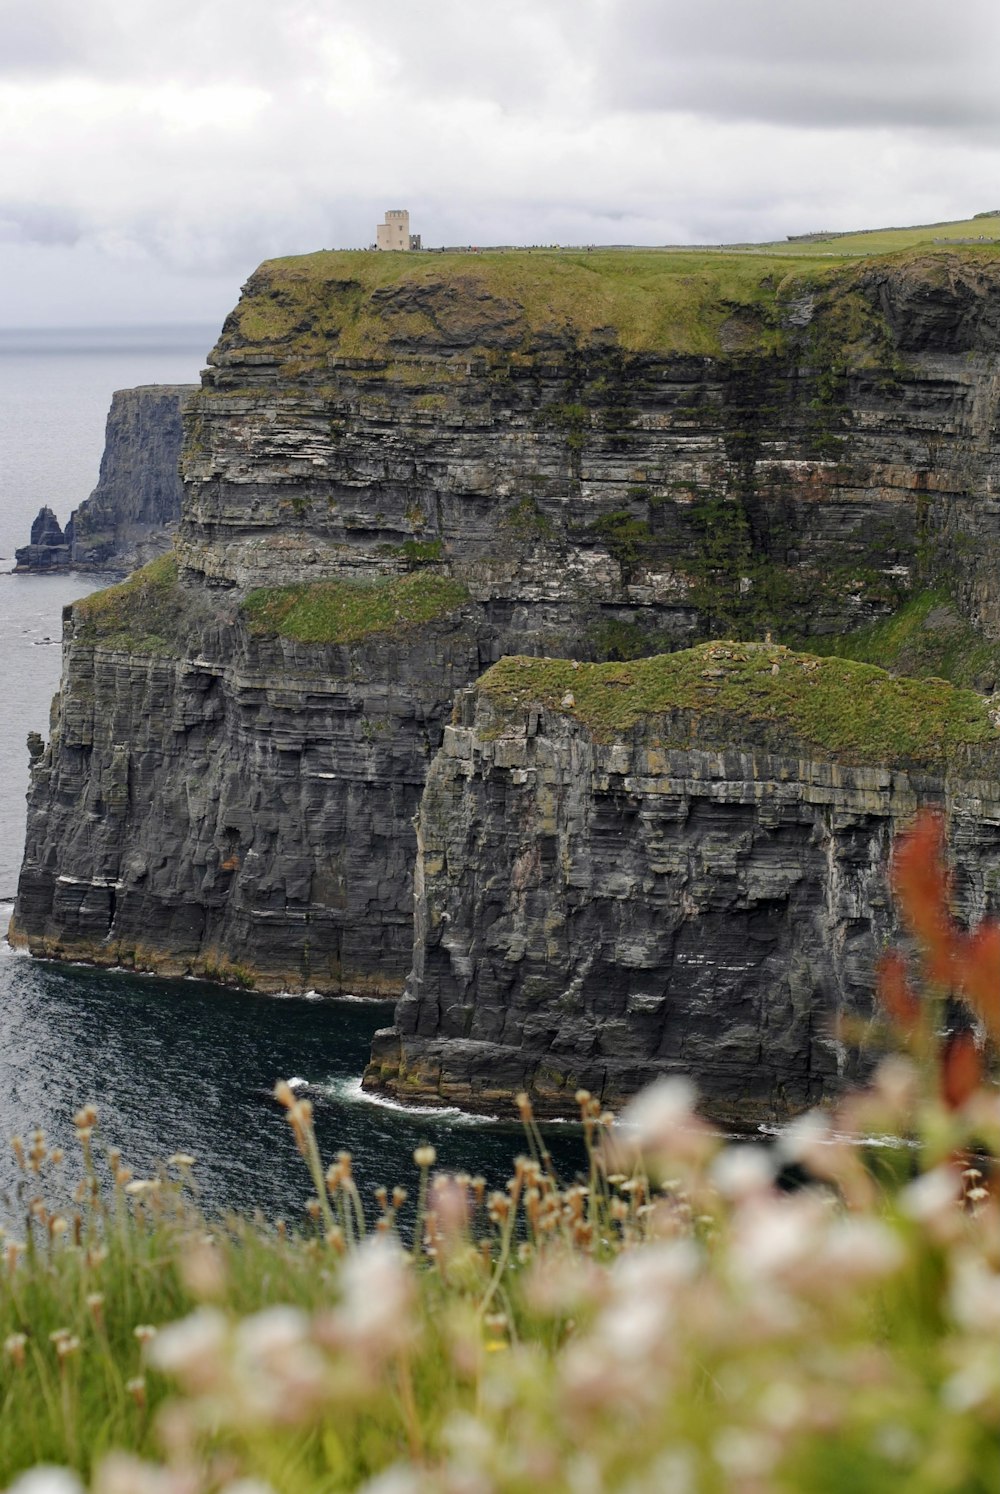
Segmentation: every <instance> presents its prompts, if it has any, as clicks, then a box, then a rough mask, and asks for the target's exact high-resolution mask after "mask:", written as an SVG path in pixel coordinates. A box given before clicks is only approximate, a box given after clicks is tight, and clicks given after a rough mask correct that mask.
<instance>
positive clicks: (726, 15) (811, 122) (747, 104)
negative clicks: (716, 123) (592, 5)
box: [601, 0, 1000, 129]
mask: <svg viewBox="0 0 1000 1494" xmlns="http://www.w3.org/2000/svg"><path fill="white" fill-rule="evenodd" d="M601 44H602V55H603V56H604V58H605V63H606V66H605V70H604V89H603V95H604V100H605V103H606V104H609V105H612V106H614V107H619V108H621V107H624V108H640V109H647V110H654V111H663V110H670V111H674V110H693V111H695V112H697V113H698V114H700V115H702V116H705V117H709V118H715V119H733V120H766V121H769V122H772V123H781V124H789V125H799V126H805V127H810V128H813V127H817V126H824V127H833V128H843V129H851V128H856V127H857V126H860V125H874V126H880V127H882V126H889V125H896V126H902V127H906V128H920V129H927V128H942V127H944V128H961V127H962V126H966V125H975V124H978V123H981V122H983V121H986V120H997V119H1000V96H998V93H997V88H996V63H997V54H998V44H1000V11H998V10H997V7H996V6H995V4H993V0H966V3H964V4H963V6H962V11H961V17H960V22H959V23H957V24H952V23H950V22H949V21H948V20H947V19H946V17H945V16H944V14H943V12H942V9H941V5H940V3H939V0H907V3H906V5H905V6H900V5H896V4H890V3H886V0H881V3H880V0H837V3H836V4H834V5H811V4H808V3H805V0H743V3H740V0H698V3H697V4H695V5H692V4H690V3H687V0H684V3H681V0H628V3H621V4H615V5H613V6H611V7H609V9H608V11H607V12H606V14H605V20H604V27H603V31H602V36H601Z"/></svg>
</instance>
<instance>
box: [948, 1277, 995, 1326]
mask: <svg viewBox="0 0 1000 1494" xmlns="http://www.w3.org/2000/svg"><path fill="white" fill-rule="evenodd" d="M949 1301H950V1306H951V1311H952V1314H953V1316H954V1318H955V1321H956V1322H957V1323H959V1324H960V1325H961V1326H962V1327H963V1328H966V1329H967V1330H968V1331H969V1332H970V1333H983V1334H991V1335H993V1336H996V1335H998V1334H1000V1272H996V1271H990V1270H989V1269H988V1267H987V1266H986V1264H985V1262H984V1261H982V1260H977V1259H975V1258H974V1257H966V1258H959V1260H958V1261H957V1262H956V1265H955V1270H954V1275H953V1278H952V1283H951V1291H950V1293H949Z"/></svg>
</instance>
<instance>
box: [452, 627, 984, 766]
mask: <svg viewBox="0 0 1000 1494" xmlns="http://www.w3.org/2000/svg"><path fill="white" fill-rule="evenodd" d="M478 688H479V689H480V690H481V691H482V692H484V693H485V694H486V695H487V696H489V697H490V698H491V699H492V700H493V701H494V702H496V704H497V705H498V707H499V709H500V712H501V715H503V714H504V713H507V712H515V713H516V712H520V711H521V710H523V709H524V707H525V706H527V705H529V704H531V703H535V702H537V703H539V704H541V705H543V706H545V707H547V708H548V709H550V710H557V711H563V712H564V713H565V714H567V715H571V716H573V717H575V718H576V719H577V720H579V721H582V722H583V723H585V725H586V726H587V727H589V728H590V730H591V731H592V732H593V733H594V735H595V736H596V737H597V738H598V739H608V738H610V737H613V736H614V735H616V734H617V733H620V732H624V731H628V730H629V729H630V728H631V727H633V726H635V725H636V724H637V723H639V722H641V721H644V720H648V719H650V718H654V717H657V716H666V715H668V714H670V713H671V712H674V711H678V710H681V711H685V712H692V713H694V714H695V715H696V716H698V717H704V718H706V720H707V722H710V721H713V720H718V722H719V724H720V741H719V745H723V746H724V745H731V744H733V743H736V742H738V740H739V731H738V725H737V723H738V720H739V719H740V718H742V720H743V721H745V722H747V723H749V724H751V725H752V724H755V723H756V724H758V725H760V724H771V725H774V726H776V727H778V728H779V729H781V730H783V731H785V732H787V734H788V736H789V737H790V738H792V739H794V740H796V741H798V742H801V743H802V744H803V745H805V746H807V747H809V748H811V749H812V750H813V751H816V752H818V753H820V754H822V755H823V756H827V757H832V758H836V759H838V760H840V761H843V762H849V763H886V764H891V763H914V764H920V765H924V766H927V767H937V768H941V767H944V766H946V764H947V762H948V760H949V757H950V755H951V753H952V752H953V751H954V750H955V749H956V748H958V747H961V746H963V745H973V744H980V743H993V742H997V741H998V735H997V731H996V728H995V727H994V726H993V725H992V723H991V721H990V718H989V715H988V712H987V708H986V705H985V702H984V701H983V699H982V698H981V696H979V695H977V694H976V693H975V692H974V691H972V690H968V689H962V688H958V687H956V686H954V685H950V684H948V683H947V682H946V681H944V680H939V679H908V678H907V679H904V678H896V677H894V676H892V675H889V674H887V673H886V672H885V670H882V669H878V668H875V667H874V666H872V665H870V664H865V663H860V662H857V661H855V660H850V659H837V658H825V659H824V658H820V657H818V656H816V655H812V654H805V653H794V652H793V651H792V650H791V649H787V648H784V647H781V646H779V645H777V644H768V643H763V644H757V643H729V642H715V643H706V644H701V645H699V646H698V647H697V648H691V649H684V650H683V651H681V652H679V653H674V654H660V655H656V656H655V657H653V658H648V659H635V660H632V661H630V662H629V663H627V664H574V663H572V662H571V661H569V660H565V659H529V658H519V657H514V658H507V659H501V660H500V662H499V663H498V664H495V665H494V666H493V668H492V669H490V670H489V671H488V672H487V673H486V674H485V675H484V676H483V677H482V679H481V680H480V682H479V687H478ZM709 734H710V735H711V733H709ZM699 740H703V739H702V737H699Z"/></svg>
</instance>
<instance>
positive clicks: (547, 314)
mask: <svg viewBox="0 0 1000 1494" xmlns="http://www.w3.org/2000/svg"><path fill="white" fill-rule="evenodd" d="M827 269H828V263H827V264H824V265H822V266H819V265H818V266H817V267H816V270H815V272H811V271H809V270H806V269H804V268H803V266H802V263H801V258H800V257H797V256H784V255H782V254H776V253H769V254H768V255H766V256H765V257H763V258H761V257H760V256H758V255H753V256H747V255H744V254H739V253H730V254H727V253H721V252H719V251H705V250H677V251H670V252H666V251H662V250H645V249H636V250H595V251H593V252H589V253H588V252H586V251H583V252H581V251H565V252H560V253H546V252H536V251H530V252H529V251H527V250H521V251H514V252H506V253H488V254H371V253H362V252H347V251H345V252H337V251H333V250H329V251H323V252H321V253H318V254H305V255H297V256H295V257H293V258H288V259H275V260H268V261H266V262H265V263H264V264H263V265H261V267H260V269H259V270H257V271H256V273H255V274H254V275H253V276H251V278H250V280H249V281H248V283H247V287H246V290H245V292H244V295H243V298H242V299H241V301H240V304H239V306H238V307H237V308H236V311H235V312H234V313H233V316H232V319H231V321H230V322H228V323H227V325H226V329H225V330H224V332H223V335H222V337H221V339H220V342H219V350H221V351H229V350H231V349H234V348H239V347H240V346H241V345H242V344H243V343H251V344H254V345H257V346H261V345H263V346H266V347H273V348H274V349H275V350H276V352H279V354H280V356H283V357H284V356H289V355H292V356H296V357H300V358H303V359H305V360H306V361H309V360H315V361H317V362H325V360H326V357H327V355H328V354H334V355H336V356H338V357H362V358H378V357H382V356H385V355H386V354H387V352H388V351H389V350H390V347H396V348H398V347H400V346H404V345H405V344H407V343H410V344H419V343H429V344H431V345H433V344H435V343H440V344H442V345H448V344H450V345H452V346H459V347H463V348H466V347H467V348H468V349H469V351H470V352H471V351H476V350H477V349H479V348H486V347H489V346H490V345H491V344H492V345H493V346H496V345H497V343H498V338H497V331H498V329H499V333H500V336H499V344H500V345H501V346H505V347H508V348H511V349H516V345H517V343H518V341H519V339H520V340H523V342H524V343H525V344H528V343H530V342H531V341H532V340H533V339H534V338H535V337H536V336H537V334H538V333H543V334H545V333H549V334H556V335H559V336H562V337H566V336H569V337H570V339H571V340H573V339H579V340H580V341H583V342H588V341H590V340H592V339H593V338H594V337H595V334H597V335H600V334H603V336H604V337H605V338H607V336H608V334H609V332H611V333H613V334H614V335H615V336H616V339H617V341H618V343H619V345H620V346H621V347H622V348H623V349H625V350H626V351H631V352H671V353H698V354H713V353H718V352H719V351H720V347H721V341H720V329H721V328H722V326H723V324H724V323H726V322H727V321H728V320H729V319H731V318H732V317H733V316H734V314H735V315H736V316H741V315H742V316H744V317H749V318H750V320H751V322H752V323H753V326H752V327H751V329H750V331H749V334H748V335H750V336H751V337H752V339H753V341H754V342H755V343H756V344H758V345H759V346H761V347H762V348H765V349H766V348H767V347H769V346H771V345H773V344H774V343H776V341H777V337H778V331H777V327H776V325H772V324H771V322H770V319H769V316H768V315H767V314H766V313H767V311H768V309H769V308H770V307H771V305H772V304H773V302H774V298H775V287H776V286H777V285H778V284H779V282H781V281H782V280H784V279H785V278H786V276H787V275H788V274H789V272H790V271H794V274H795V276H796V277H797V278H798V277H804V276H809V275H810V274H813V273H814V274H815V275H816V276H821V275H823V274H824V273H826V271H827ZM403 288H405V291H406V292H410V291H412V292H413V293H414V294H412V295H410V294H402V295H400V294H399V292H400V291H401V290H402V289H403ZM428 293H429V295H430V299H428Z"/></svg>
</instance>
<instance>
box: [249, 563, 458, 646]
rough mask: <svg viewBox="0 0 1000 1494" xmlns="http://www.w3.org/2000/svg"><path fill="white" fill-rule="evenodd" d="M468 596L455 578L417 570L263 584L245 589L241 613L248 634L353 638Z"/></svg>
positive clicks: (431, 613)
mask: <svg viewBox="0 0 1000 1494" xmlns="http://www.w3.org/2000/svg"><path fill="white" fill-rule="evenodd" d="M468 596H469V594H468V592H467V591H466V589H465V587H464V586H463V585H462V584H461V582H459V581H453V580H451V578H450V577H448V576H438V575H428V574H426V573H421V574H415V575H409V576H400V577H399V578H394V579H392V580H389V581H381V582H370V583H365V582H360V581H315V582H312V583H310V584H307V585H302V586H274V587H266V588H264V589H262V590H260V591H253V592H251V593H250V595H249V596H248V597H247V599H246V602H245V603H244V612H245V615H246V617H247V620H248V623H249V626H250V631H251V632H252V633H278V634H280V635H281V637H282V638H294V639H295V640H296V641H297V642H299V643H357V642H358V641H359V640H360V639H362V638H367V637H369V636H370V635H371V634H374V633H397V632H402V631H404V630H405V629H407V628H414V627H419V626H420V625H421V624H422V623H428V622H433V621H434V619H435V618H439V617H445V616H447V614H448V613H449V612H454V611H455V610H456V609H457V608H459V607H461V606H462V605H463V603H465V602H466V601H467V600H468Z"/></svg>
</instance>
